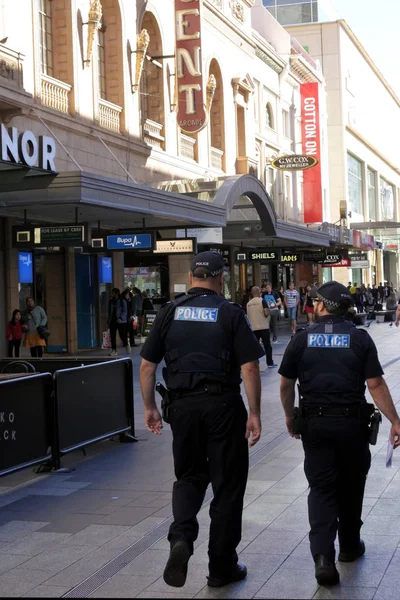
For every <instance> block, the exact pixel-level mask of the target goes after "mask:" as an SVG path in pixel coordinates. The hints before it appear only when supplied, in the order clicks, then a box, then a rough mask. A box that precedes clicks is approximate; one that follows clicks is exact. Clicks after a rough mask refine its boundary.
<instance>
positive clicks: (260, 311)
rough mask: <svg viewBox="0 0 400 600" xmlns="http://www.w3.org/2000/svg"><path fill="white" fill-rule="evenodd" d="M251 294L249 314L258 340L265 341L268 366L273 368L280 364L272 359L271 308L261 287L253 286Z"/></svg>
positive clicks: (248, 307) (248, 306) (248, 305)
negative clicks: (262, 296)
mask: <svg viewBox="0 0 400 600" xmlns="http://www.w3.org/2000/svg"><path fill="white" fill-rule="evenodd" d="M251 295H252V296H253V298H252V299H251V300H250V302H248V303H247V310H246V312H247V316H248V318H249V321H250V325H251V328H252V330H253V333H254V335H255V336H256V338H257V340H258V341H260V340H261V341H262V343H263V346H264V350H265V355H266V359H267V366H268V368H269V369H272V368H274V367H277V366H278V365H276V364H274V361H273V360H272V346H271V334H270V322H271V317H270V310H269V308H268V306H267V303H266V301H265V300H263V298H261V290H260V288H259V287H257V286H254V287H252V288H251Z"/></svg>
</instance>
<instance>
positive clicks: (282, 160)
mask: <svg viewBox="0 0 400 600" xmlns="http://www.w3.org/2000/svg"><path fill="white" fill-rule="evenodd" d="M271 164H272V166H273V167H274V169H278V170H279V171H306V170H307V169H312V168H313V167H315V165H317V164H318V159H317V158H315V156H308V155H307V154H293V155H290V156H280V157H279V158H275V160H273V161H272V163H271Z"/></svg>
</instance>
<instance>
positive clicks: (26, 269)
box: [18, 252, 33, 283]
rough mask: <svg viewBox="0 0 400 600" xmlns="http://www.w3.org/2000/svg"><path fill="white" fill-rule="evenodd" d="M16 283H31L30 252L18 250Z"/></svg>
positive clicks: (31, 261) (31, 265)
mask: <svg viewBox="0 0 400 600" xmlns="http://www.w3.org/2000/svg"><path fill="white" fill-rule="evenodd" d="M18 283H33V259H32V252H18Z"/></svg>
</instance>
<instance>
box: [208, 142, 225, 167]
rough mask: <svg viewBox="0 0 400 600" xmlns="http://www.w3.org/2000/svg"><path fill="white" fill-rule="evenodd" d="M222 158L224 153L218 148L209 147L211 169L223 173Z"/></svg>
mask: <svg viewBox="0 0 400 600" xmlns="http://www.w3.org/2000/svg"><path fill="white" fill-rule="evenodd" d="M223 158H224V151H223V150H219V148H213V147H212V146H211V166H212V168H213V169H218V170H219V171H223V164H222V159H223Z"/></svg>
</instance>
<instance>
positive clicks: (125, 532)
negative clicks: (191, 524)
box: [0, 323, 400, 600]
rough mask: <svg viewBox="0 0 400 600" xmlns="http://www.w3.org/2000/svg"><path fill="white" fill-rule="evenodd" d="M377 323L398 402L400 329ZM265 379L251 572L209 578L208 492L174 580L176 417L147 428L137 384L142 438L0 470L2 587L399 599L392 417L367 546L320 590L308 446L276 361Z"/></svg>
mask: <svg viewBox="0 0 400 600" xmlns="http://www.w3.org/2000/svg"><path fill="white" fill-rule="evenodd" d="M369 332H370V333H371V335H372V336H373V338H374V339H375V341H376V343H377V345H378V348H379V352H380V358H381V362H382V363H383V364H384V365H386V367H385V373H386V378H387V382H388V384H389V387H390V388H391V390H392V393H393V396H394V400H395V402H396V403H398V402H399V400H400V349H399V348H400V331H399V330H397V329H396V328H395V327H389V325H388V324H376V323H373V324H372V325H371V327H370V329H369ZM286 342H287V338H286V340H285V338H284V337H281V342H280V343H279V344H276V345H274V347H273V348H274V357H275V361H276V362H278V363H279V362H280V360H281V357H282V354H283V351H284V348H285V345H286ZM136 352H137V350H135V356H134V357H133V360H134V365H135V375H136V376H137V374H138V369H137V365H138V364H139V357H138V356H137V354H136ZM262 384H263V407H262V410H263V435H262V438H261V441H260V442H259V444H258V445H257V446H255V448H254V449H253V450H252V452H251V459H250V461H251V469H250V475H249V482H248V486H247V493H246V499H245V510H244V517H243V538H242V542H241V545H240V548H239V549H240V560H241V561H242V562H244V563H245V564H246V565H247V566H248V569H249V575H248V578H247V579H246V580H245V581H243V582H241V583H239V584H235V585H231V586H227V587H225V588H221V589H219V590H218V589H217V590H215V589H214V590H212V589H209V588H208V587H207V585H206V575H207V535H208V526H209V517H208V503H209V501H210V499H211V492H208V494H207V496H206V499H205V505H204V507H203V509H202V511H201V512H200V515H199V517H200V518H199V521H200V525H201V527H200V537H199V540H198V542H197V544H196V550H195V555H194V557H192V559H191V561H190V564H189V575H188V579H187V583H186V585H185V587H183V588H181V589H178V590H175V589H173V588H170V587H168V586H166V585H165V583H164V582H163V579H162V573H163V569H164V566H165V563H166V560H167V558H168V553H169V550H168V542H167V541H166V538H165V535H166V533H167V531H168V526H169V524H170V522H171V490H172V484H173V481H174V476H173V464H172V453H171V432H170V431H169V430H168V428H167V427H166V428H165V429H164V430H163V434H162V436H160V437H157V436H151V435H150V434H149V433H148V432H147V431H146V430H145V429H144V427H143V408H142V403H141V397H140V394H139V392H138V390H137V393H136V398H135V405H136V423H137V434H138V437H139V439H140V441H139V443H137V444H132V445H130V444H119V443H117V442H112V441H105V442H101V443H98V444H96V445H93V446H90V447H88V448H87V456H86V457H84V456H83V455H82V453H80V452H75V453H73V454H71V455H69V456H68V457H67V458H66V459H65V460H64V466H74V467H75V468H76V470H75V471H73V472H72V473H64V474H55V473H54V474H46V475H35V474H34V473H33V472H32V470H31V469H27V470H25V471H22V472H19V473H15V474H13V475H9V476H6V477H3V478H2V479H0V596H1V597H8V596H17V597H22V596H29V597H62V596H64V597H70V598H85V597H89V596H90V597H93V598H108V597H117V598H134V597H138V598H193V597H195V598H302V599H311V598H332V599H333V598H341V599H360V600H369V599H372V598H374V599H375V600H399V598H400V545H399V544H400V501H399V494H400V471H399V469H400V450H398V451H397V452H398V454H395V458H394V466H393V467H392V468H391V469H386V468H385V455H386V445H387V437H388V430H389V424H388V422H387V421H385V422H384V424H383V427H382V428H381V433H380V436H379V441H378V444H377V446H375V447H373V448H372V452H373V455H374V458H373V462H372V467H371V471H370V475H369V477H368V483H367V488H366V496H365V503H364V517H363V518H364V523H365V525H364V527H363V538H364V540H365V542H366V545H367V554H366V556H365V557H363V558H362V559H360V560H359V561H358V562H357V563H354V564H349V565H339V571H340V574H341V585H340V586H336V587H335V588H331V589H330V590H329V589H328V588H321V587H318V585H317V584H316V581H315V579H314V570H313V564H312V560H311V556H310V553H309V547H308V537H307V534H308V519H307V482H306V479H305V476H304V473H303V465H302V462H303V451H302V446H301V443H300V442H298V441H296V440H292V439H291V438H290V437H289V436H288V435H287V433H286V431H285V427H284V419H283V412H282V408H281V406H280V401H279V393H278V388H279V375H278V374H277V372H276V369H275V370H265V371H264V372H263V373H262ZM135 386H136V387H137V384H135ZM349 460H351V457H349Z"/></svg>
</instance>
